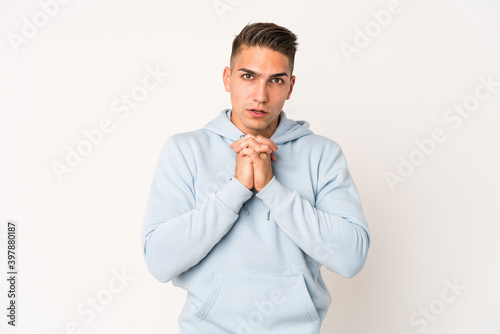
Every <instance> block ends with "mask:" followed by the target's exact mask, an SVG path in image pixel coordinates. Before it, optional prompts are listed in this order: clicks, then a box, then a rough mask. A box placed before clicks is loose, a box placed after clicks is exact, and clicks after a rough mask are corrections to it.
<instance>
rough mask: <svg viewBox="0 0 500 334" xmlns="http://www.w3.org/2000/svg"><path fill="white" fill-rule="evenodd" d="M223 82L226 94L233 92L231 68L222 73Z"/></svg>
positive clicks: (226, 68)
mask: <svg viewBox="0 0 500 334" xmlns="http://www.w3.org/2000/svg"><path fill="white" fill-rule="evenodd" d="M222 81H223V82H224V89H225V90H226V92H228V93H230V92H231V85H230V84H231V69H230V68H229V67H227V66H226V67H225V68H224V72H223V73H222Z"/></svg>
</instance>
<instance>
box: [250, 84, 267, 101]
mask: <svg viewBox="0 0 500 334" xmlns="http://www.w3.org/2000/svg"><path fill="white" fill-rule="evenodd" d="M268 99H269V97H268V94H267V83H266V82H265V81H263V82H259V83H257V84H256V85H255V87H254V91H253V100H254V101H255V102H258V103H266V102H267V101H268Z"/></svg>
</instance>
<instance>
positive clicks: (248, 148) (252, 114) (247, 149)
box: [223, 46, 295, 191]
mask: <svg viewBox="0 0 500 334" xmlns="http://www.w3.org/2000/svg"><path fill="white" fill-rule="evenodd" d="M231 67H232V68H229V67H226V68H225V69H224V73H223V81H224V87H225V89H226V91H227V92H229V93H230V94H231V104H232V113H231V122H233V124H234V125H235V126H236V127H237V128H238V129H240V130H241V131H242V132H243V133H245V134H246V135H245V137H243V138H241V139H239V140H237V141H235V142H234V143H232V144H231V145H230V146H229V147H230V148H231V149H233V151H234V152H235V153H236V162H235V172H234V176H235V177H236V178H237V179H238V180H239V181H240V182H241V183H242V184H243V185H245V187H247V188H248V189H252V188H255V189H256V190H257V191H261V190H262V189H264V187H265V186H266V185H267V184H268V183H269V181H271V179H272V178H273V170H272V165H271V161H275V160H276V157H274V155H273V153H274V152H276V150H277V149H278V146H277V145H276V144H275V143H274V142H273V141H272V140H270V139H269V138H270V137H271V136H272V134H273V133H274V131H276V128H277V127H278V123H279V115H280V113H281V110H282V108H283V105H284V104H285V101H286V100H288V99H289V98H290V95H291V94H292V90H293V86H294V84H295V76H293V75H292V73H291V69H290V64H289V61H288V58H287V57H286V56H285V55H284V54H282V53H279V52H276V51H273V50H271V49H269V48H266V47H246V46H242V48H241V50H240V52H239V54H238V55H237V56H236V57H235V59H233V61H232V64H231Z"/></svg>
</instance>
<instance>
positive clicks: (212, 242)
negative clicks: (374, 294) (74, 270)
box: [142, 109, 370, 334]
mask: <svg viewBox="0 0 500 334" xmlns="http://www.w3.org/2000/svg"><path fill="white" fill-rule="evenodd" d="M230 115H231V110H229V109H228V110H223V111H222V112H221V113H220V115H219V116H218V117H217V118H215V119H214V120H212V121H211V122H209V123H208V124H207V125H206V126H205V127H204V128H203V129H200V130H197V131H193V132H189V133H180V134H176V135H174V136H172V137H170V138H169V139H168V140H167V142H166V143H165V146H164V148H163V150H162V152H161V156H160V160H159V162H158V166H157V168H156V171H155V174H154V177H153V182H152V186H151V193H150V195H149V200H148V205H147V209H146V214H145V220H144V224H143V229H142V243H143V249H144V258H145V261H146V264H147V267H148V269H149V271H150V272H151V273H152V274H153V275H154V276H155V277H156V278H157V279H158V280H160V281H161V282H168V281H170V280H172V283H173V284H174V285H175V286H178V287H181V288H183V289H185V290H186V291H187V300H186V303H185V305H184V308H183V310H182V312H181V315H180V317H179V324H180V328H181V333H188V334H226V333H228V334H229V333H230V334H234V333H237V334H248V333H254V334H257V333H259V334H267V333H273V334H277V333H283V334H313V333H319V331H320V326H321V322H322V321H323V319H324V317H325V315H326V312H327V310H328V307H329V305H330V302H331V299H330V294H329V293H328V290H327V288H326V286H325V283H324V282H323V279H322V277H321V272H320V267H321V265H324V266H325V267H326V268H327V269H329V270H331V271H333V272H336V273H338V274H340V275H342V276H345V277H352V276H354V275H356V274H357V273H358V272H359V271H360V270H361V268H362V267H363V265H364V263H365V259H366V256H367V252H368V248H369V244H370V238H369V232H368V226H367V224H366V221H365V218H364V216H363V212H362V209H361V204H360V200H359V196H358V193H357V191H356V187H355V185H354V183H353V180H352V179H351V176H350V174H349V172H348V170H347V164H346V160H345V158H344V155H343V154H342V151H341V148H340V147H339V145H337V144H336V143H335V142H333V141H332V140H330V139H328V138H326V137H322V136H319V135H315V134H313V133H312V131H311V130H309V124H308V123H307V122H305V121H293V120H290V119H288V118H287V117H286V114H285V112H283V111H282V112H281V114H280V117H281V119H280V122H279V125H278V127H277V129H276V131H275V133H274V134H273V136H272V137H271V140H272V141H274V143H276V144H277V145H278V150H277V152H276V153H275V156H276V158H277V161H275V162H273V163H272V166H273V174H274V177H273V179H272V180H271V181H270V182H269V184H268V185H267V186H266V187H265V188H264V189H262V191H260V192H256V191H255V189H253V191H252V190H248V189H247V188H246V187H245V186H244V185H243V184H242V183H241V182H240V181H239V180H237V179H236V178H234V177H233V176H234V165H235V153H234V152H233V150H232V149H231V148H229V145H230V144H231V143H232V142H234V141H235V140H238V139H239V138H240V136H242V135H244V134H243V133H242V132H241V131H240V130H239V129H238V128H237V127H236V126H235V125H234V124H233V123H232V122H231V121H230Z"/></svg>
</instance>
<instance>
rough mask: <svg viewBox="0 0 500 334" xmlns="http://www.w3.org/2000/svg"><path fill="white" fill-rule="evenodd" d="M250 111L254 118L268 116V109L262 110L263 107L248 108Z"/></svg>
mask: <svg viewBox="0 0 500 334" xmlns="http://www.w3.org/2000/svg"><path fill="white" fill-rule="evenodd" d="M248 111H249V112H250V115H251V116H252V117H254V118H262V117H266V115H267V111H265V110H262V109H248Z"/></svg>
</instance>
